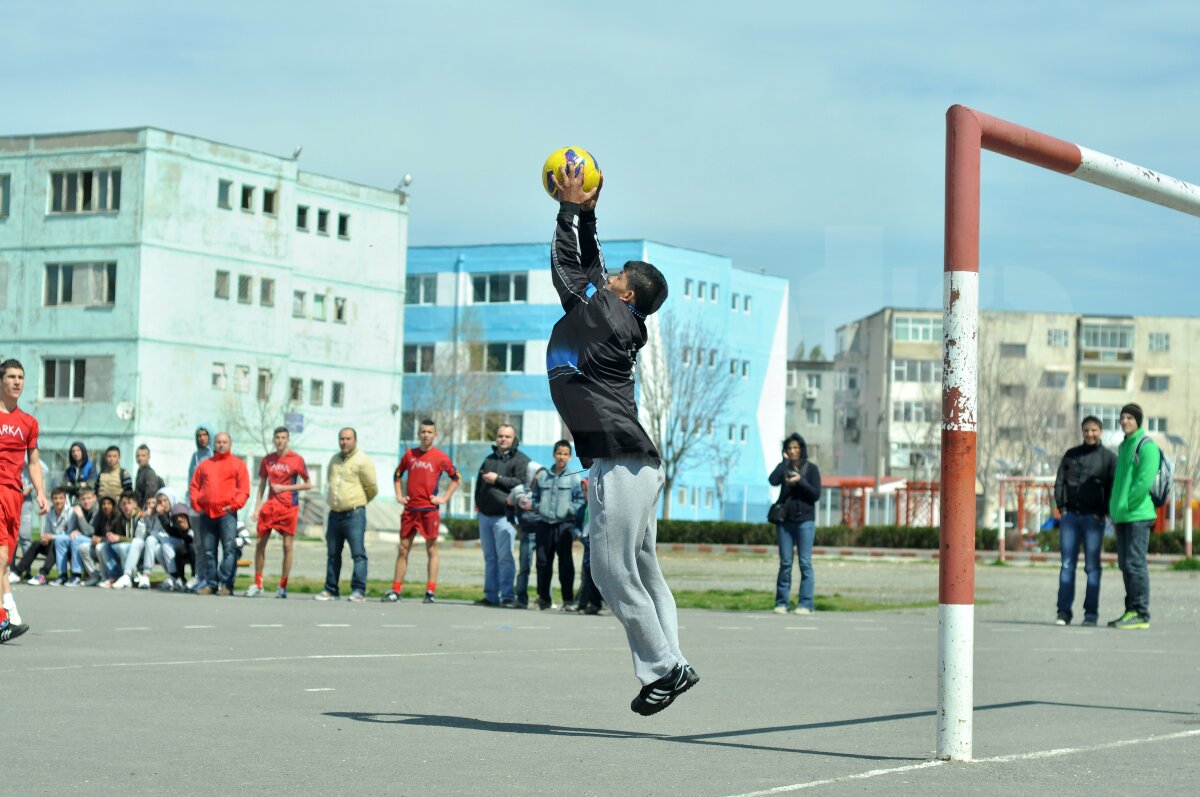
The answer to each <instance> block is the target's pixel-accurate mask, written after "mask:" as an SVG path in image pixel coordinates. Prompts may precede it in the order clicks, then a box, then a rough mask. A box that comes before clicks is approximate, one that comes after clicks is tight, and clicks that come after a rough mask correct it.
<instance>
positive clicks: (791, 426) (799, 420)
mask: <svg viewBox="0 0 1200 797" xmlns="http://www.w3.org/2000/svg"><path fill="white" fill-rule="evenodd" d="M787 368H788V371H787V393H786V395H787V414H786V416H785V417H786V424H787V425H786V427H785V428H784V434H791V433H792V432H799V433H800V436H801V437H803V438H804V442H805V443H806V444H808V458H809V459H811V460H812V461H813V462H815V463H816V464H817V466H818V467H819V468H821V472H822V473H836V472H837V471H836V470H834V467H833V438H834V426H835V423H834V405H833V394H834V377H835V373H834V364H833V361H832V360H788V365H787Z"/></svg>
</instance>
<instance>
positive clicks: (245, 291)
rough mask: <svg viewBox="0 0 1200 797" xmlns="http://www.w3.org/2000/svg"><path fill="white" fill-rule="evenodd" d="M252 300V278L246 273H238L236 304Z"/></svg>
mask: <svg viewBox="0 0 1200 797" xmlns="http://www.w3.org/2000/svg"><path fill="white" fill-rule="evenodd" d="M253 301H254V278H253V277H251V276H248V275H246V274H238V304H250V303H251V302H253Z"/></svg>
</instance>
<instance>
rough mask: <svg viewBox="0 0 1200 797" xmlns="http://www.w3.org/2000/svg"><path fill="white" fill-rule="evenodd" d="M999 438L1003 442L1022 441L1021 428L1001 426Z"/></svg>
mask: <svg viewBox="0 0 1200 797" xmlns="http://www.w3.org/2000/svg"><path fill="white" fill-rule="evenodd" d="M999 438H1000V439H1001V440H1009V441H1013V440H1020V439H1021V427H1020V426H1001V427H1000V429H999Z"/></svg>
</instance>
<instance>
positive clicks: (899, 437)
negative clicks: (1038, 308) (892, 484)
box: [833, 307, 1200, 495]
mask: <svg viewBox="0 0 1200 797" xmlns="http://www.w3.org/2000/svg"><path fill="white" fill-rule="evenodd" d="M1198 356H1200V318H1184V317H1172V316H1092V315H1078V314H1074V313H1021V312H983V313H981V315H980V341H979V431H978V437H977V444H978V468H977V477H978V479H979V485H978V491H979V493H980V494H981V495H982V494H991V493H992V491H993V489H994V484H993V482H994V480H995V478H996V476H998V475H1014V476H1017V475H1029V476H1036V475H1053V474H1054V473H1055V470H1056V469H1057V466H1058V461H1059V459H1060V458H1061V456H1062V453H1063V451H1064V450H1065V449H1066V448H1067V447H1069V446H1071V445H1074V444H1076V443H1077V442H1078V440H1079V431H1078V428H1079V422H1080V421H1081V420H1082V419H1083V418H1084V417H1085V416H1087V415H1095V416H1096V417H1098V418H1100V420H1101V422H1102V424H1103V427H1104V430H1105V443H1106V444H1107V445H1109V446H1110V447H1113V448H1115V447H1116V445H1117V443H1118V442H1119V441H1120V437H1121V434H1120V431H1119V429H1118V427H1117V419H1118V417H1119V415H1120V411H1121V407H1122V405H1124V404H1127V403H1129V402H1136V403H1138V404H1140V405H1141V406H1142V408H1143V410H1144V411H1145V414H1146V421H1145V427H1146V429H1147V431H1148V432H1149V433H1150V434H1151V435H1152V436H1153V437H1154V439H1155V440H1156V441H1158V442H1159V443H1160V445H1162V447H1163V449H1164V450H1165V451H1166V452H1167V454H1168V455H1169V456H1171V457H1172V459H1173V460H1174V461H1175V463H1176V469H1177V471H1178V473H1179V475H1181V476H1182V475H1191V476H1195V475H1196V474H1195V473H1194V471H1195V470H1197V467H1196V466H1197V464H1198V463H1197V462H1196V459H1197V457H1196V456H1194V455H1193V453H1194V452H1193V450H1192V449H1193V448H1195V447H1196V446H1197V443H1200V369H1196V370H1195V371H1193V370H1192V369H1191V368H1190V367H1189V366H1190V365H1191V363H1192V362H1194V361H1195V358H1197V357H1198ZM834 362H835V373H834V378H835V391H834V396H833V401H834V421H835V424H834V425H835V428H834V430H833V431H834V437H833V463H834V472H836V473H842V474H855V473H858V474H863V475H869V476H900V477H903V478H908V479H918V480H926V479H929V480H936V479H937V478H938V471H939V467H940V460H939V449H940V439H941V438H940V419H941V378H942V313H941V311H940V310H915V309H906V308H896V307H885V308H884V309H882V310H880V311H879V312H877V313H874V314H873V315H870V316H867V317H865V318H861V319H859V320H857V321H852V322H850V323H848V324H845V325H844V326H842V327H839V328H838V330H837V347H836V355H835V360H834Z"/></svg>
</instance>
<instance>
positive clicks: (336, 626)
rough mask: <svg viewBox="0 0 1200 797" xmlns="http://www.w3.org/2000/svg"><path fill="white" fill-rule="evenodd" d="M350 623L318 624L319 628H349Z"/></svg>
mask: <svg viewBox="0 0 1200 797" xmlns="http://www.w3.org/2000/svg"><path fill="white" fill-rule="evenodd" d="M349 627H350V624H349V623H317V628H349Z"/></svg>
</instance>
